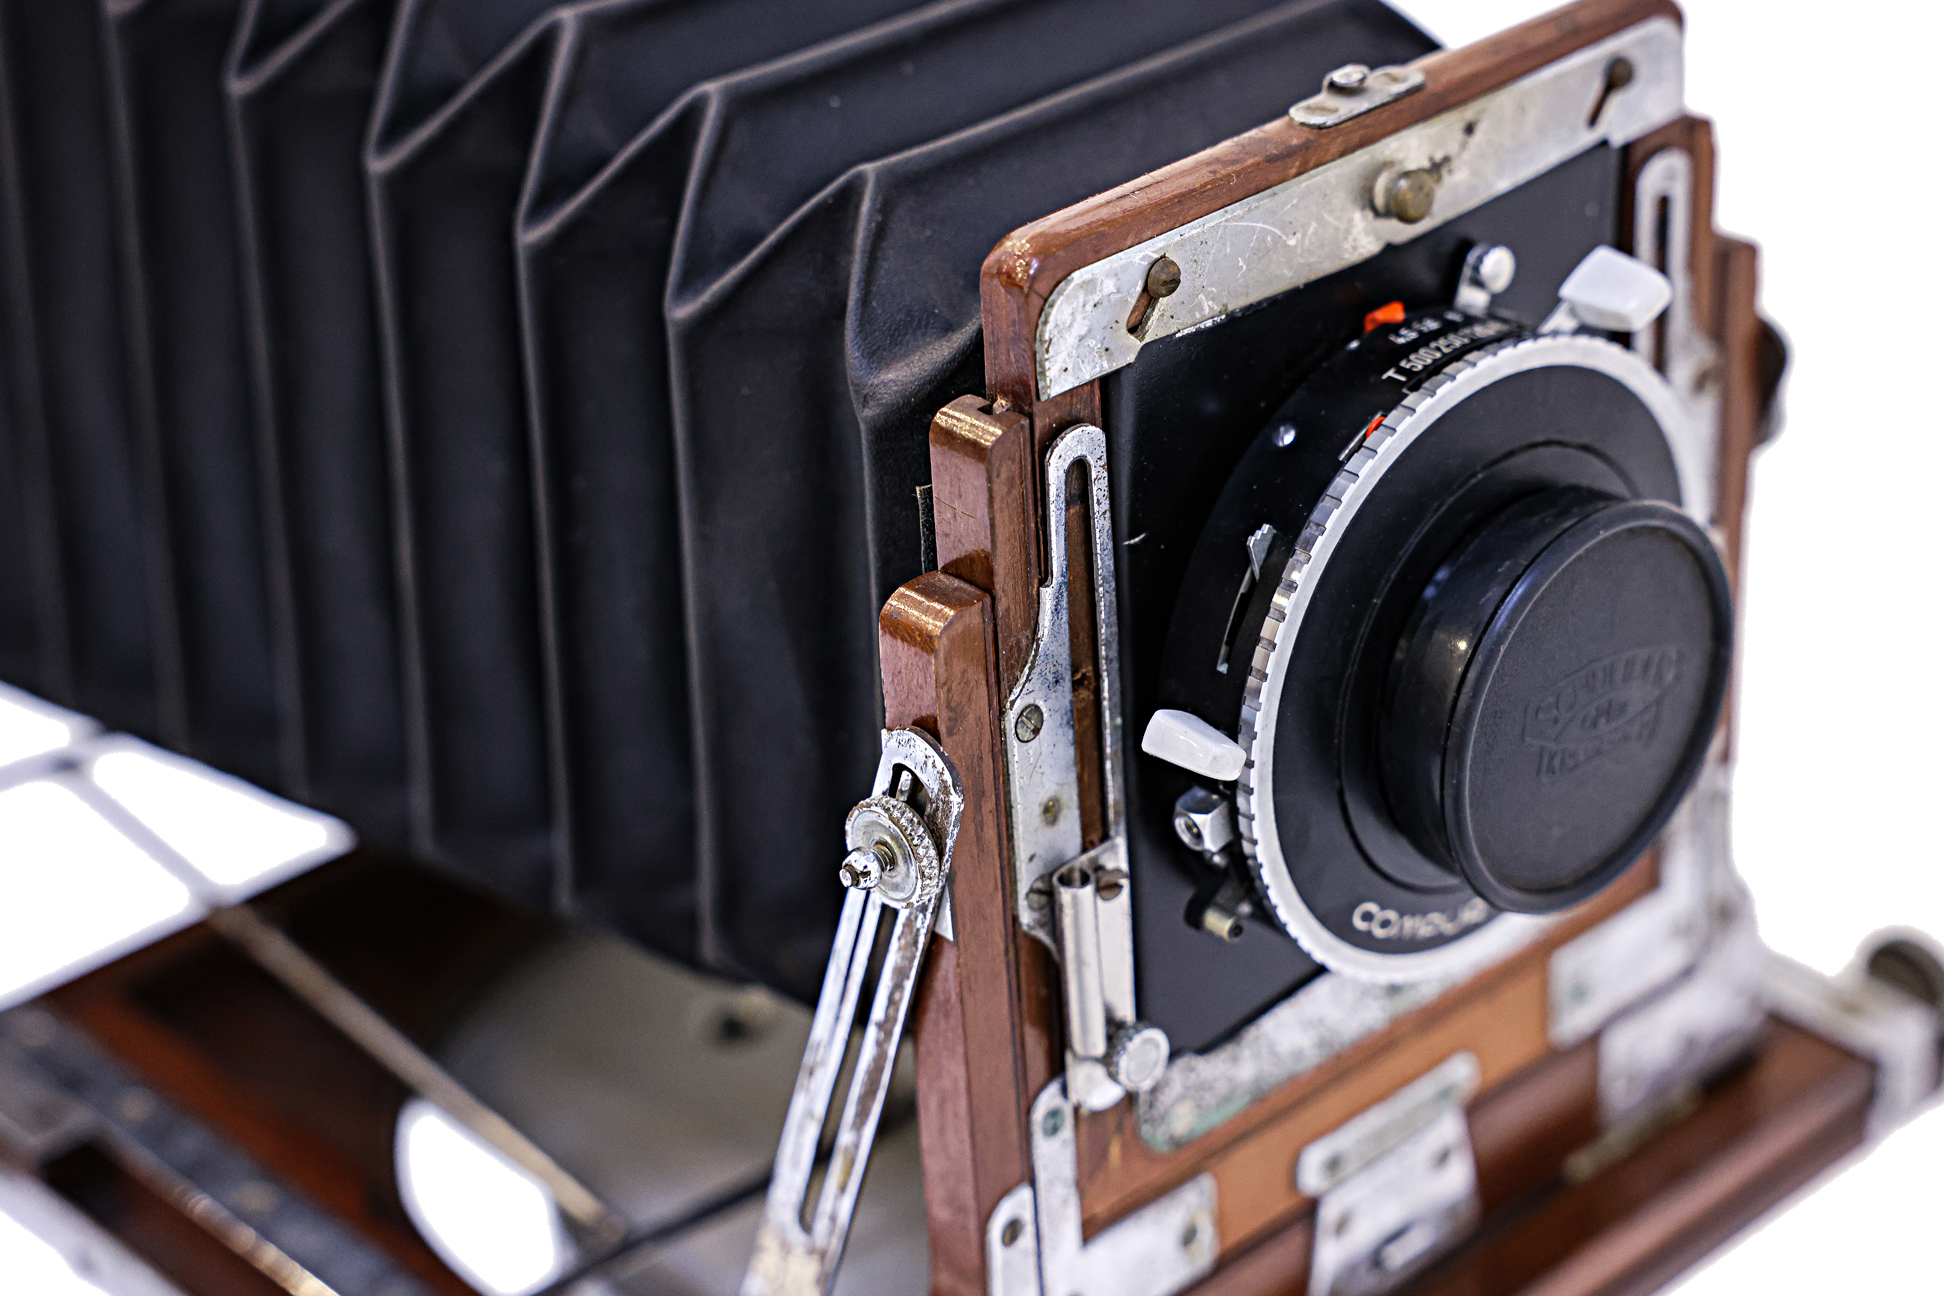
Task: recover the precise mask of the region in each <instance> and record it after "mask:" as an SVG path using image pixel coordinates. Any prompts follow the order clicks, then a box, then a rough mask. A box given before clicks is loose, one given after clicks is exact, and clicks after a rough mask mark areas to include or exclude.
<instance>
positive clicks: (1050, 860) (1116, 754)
mask: <svg viewBox="0 0 1944 1296" xmlns="http://www.w3.org/2000/svg"><path fill="white" fill-rule="evenodd" d="M1143 273H1144V274H1145V271H1144V272H1143ZM1076 466H1083V467H1084V469H1085V473H1086V491H1087V495H1086V498H1085V499H1084V501H1082V502H1083V503H1084V504H1085V506H1086V509H1085V512H1086V517H1087V528H1088V534H1087V536H1086V537H1085V542H1086V544H1087V547H1088V550H1089V558H1090V566H1091V567H1092V569H1093V589H1092V591H1091V593H1092V600H1091V601H1092V603H1093V611H1094V626H1093V630H1094V636H1093V637H1094V644H1095V648H1096V651H1097V653H1098V659H1097V660H1096V661H1094V662H1092V663H1087V664H1086V665H1087V666H1089V667H1091V669H1090V670H1087V671H1086V672H1085V673H1087V674H1090V675H1091V676H1092V678H1093V681H1094V688H1095V693H1096V702H1097V705H1098V708H1099V725H1100V765H1101V770H1100V776H1101V777H1100V782H1101V798H1102V802H1103V805H1102V817H1101V831H1102V840H1101V841H1100V843H1099V844H1098V845H1097V846H1095V847H1093V848H1092V849H1091V850H1088V851H1086V852H1085V853H1084V854H1083V853H1082V847H1083V846H1084V844H1085V842H1084V838H1083V837H1082V829H1081V807H1080V769H1079V759H1080V754H1079V747H1078V741H1077V738H1076V736H1075V724H1076V717H1075V712H1074V707H1075V705H1076V704H1075V701H1074V680H1075V677H1076V674H1077V673H1080V672H1077V671H1076V665H1075V663H1074V661H1073V638H1072V632H1073V624H1072V617H1073V597H1072V595H1073V591H1072V585H1071V581H1072V574H1071V573H1070V572H1069V571H1068V569H1067V564H1066V562H1065V561H1064V559H1065V555H1067V554H1068V553H1070V552H1071V550H1070V548H1069V538H1070V537H1069V534H1068V519H1069V510H1068V507H1067V504H1068V487H1067V482H1068V476H1069V474H1070V473H1071V472H1072V471H1073V469H1074V468H1075V467H1076ZM1044 487H1045V495H1044V498H1045V500H1046V514H1045V533H1046V543H1047V552H1048V553H1049V554H1051V555H1053V561H1051V562H1050V563H1049V564H1048V570H1049V575H1048V579H1047V582H1046V584H1044V585H1042V586H1041V587H1040V591H1039V622H1038V626H1037V628H1036V630H1035V632H1034V636H1033V652H1032V657H1031V658H1030V659H1029V661H1028V662H1027V665H1026V669H1025V670H1024V671H1023V672H1022V673H1021V675H1020V679H1019V683H1018V684H1016V685H1015V686H1014V687H1013V692H1012V696H1011V697H1010V698H1009V699H1007V703H1006V725H1005V729H1006V773H1007V796H1008V807H1009V809H1010V812H1011V822H1012V833H1011V838H1012V850H1013V884H1014V888H1015V892H1014V898H1015V901H1016V912H1017V914H1018V917H1019V921H1020V924H1021V925H1022V926H1023V927H1025V929H1026V930H1027V931H1028V932H1030V933H1032V934H1033V935H1034V936H1037V937H1038V938H1039V939H1040V940H1042V941H1044V942H1045V943H1046V944H1047V946H1048V947H1049V948H1051V949H1052V950H1053V952H1054V954H1055V955H1056V956H1058V957H1059V958H1060V960H1061V963H1062V980H1063V987H1064V991H1065V993H1064V994H1063V996H1062V999H1063V1003H1064V1007H1065V1012H1066V1021H1067V1039H1068V1041H1069V1047H1068V1050H1067V1068H1066V1070H1067V1083H1068V1088H1069V1091H1070V1092H1071V1093H1072V1094H1073V1096H1074V1100H1075V1101H1076V1102H1078V1103H1080V1104H1081V1105H1082V1106H1084V1107H1086V1108H1087V1109H1088V1110H1090V1111H1102V1110H1105V1109H1106V1108H1108V1107H1111V1106H1113V1105H1114V1104H1115V1103H1117V1102H1119V1101H1120V1100H1121V1098H1122V1097H1123V1096H1124V1095H1125V1093H1126V1089H1125V1086H1123V1084H1122V1083H1121V1080H1120V1078H1119V1077H1117V1076H1116V1075H1115V1074H1114V1073H1113V1070H1112V1068H1111V1066H1110V1065H1109V1062H1108V1059H1109V1057H1110V1055H1111V1053H1112V1046H1113V1043H1114V1041H1115V1038H1116V1036H1117V1035H1118V1034H1119V1033H1120V1032H1123V1031H1126V1030H1129V1029H1132V1028H1134V1027H1135V1026H1136V1024H1137V1022H1138V1018H1137V1015H1136V1004H1135V996H1134V893H1133V880H1132V878H1130V877H1129V875H1128V867H1127V835H1126V828H1127V810H1126V803H1125V798H1126V792H1125V778H1124V775H1123V773H1122V769H1121V751H1120V747H1121V707H1120V629H1119V623H1120V622H1119V614H1118V608H1119V594H1118V592H1117V587H1116V584H1115V577H1114V564H1115V555H1114V538H1113V537H1114V530H1113V513H1112V509H1111V500H1110V497H1109V493H1108V486H1107V437H1106V433H1104V432H1102V431H1101V430H1100V429H1099V428H1097V427H1093V426H1091V425H1089V424H1081V425H1079V426H1076V427H1072V428H1069V429H1068V430H1067V431H1065V432H1063V433H1061V434H1060V437H1059V438H1058V439H1057V440H1056V441H1054V443H1053V445H1052V447H1051V448H1050V449H1049V450H1048V451H1047V454H1046V466H1045V478H1044ZM1061 878H1064V879H1067V884H1066V885H1062V883H1061V882H1060V881H1059V880H1058V879H1061ZM1083 891H1084V892H1085V894H1084V895H1083V894H1082V892H1083ZM1069 950H1071V953H1069Z"/></svg>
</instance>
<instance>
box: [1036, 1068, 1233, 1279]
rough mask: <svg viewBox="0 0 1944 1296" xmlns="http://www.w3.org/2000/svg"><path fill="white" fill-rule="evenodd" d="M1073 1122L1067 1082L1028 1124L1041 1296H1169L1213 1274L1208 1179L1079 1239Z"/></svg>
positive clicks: (1044, 1098)
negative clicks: (1037, 1229) (1031, 1155)
mask: <svg viewBox="0 0 1944 1296" xmlns="http://www.w3.org/2000/svg"><path fill="white" fill-rule="evenodd" d="M1074 1117H1075V1111H1074V1106H1073V1104H1072V1103H1071V1102H1070V1101H1069V1100H1068V1099H1067V1096H1066V1082H1065V1081H1064V1080H1055V1081H1054V1082H1053V1083H1052V1084H1050V1085H1048V1086H1047V1087H1046V1089H1045V1090H1043V1091H1042V1092H1041V1093H1040V1096H1039V1097H1038V1098H1037V1099H1035V1100H1034V1102H1033V1110H1032V1114H1031V1116H1030V1117H1029V1120H1030V1122H1031V1124H1030V1126H1029V1131H1030V1133H1031V1135H1032V1140H1033V1183H1032V1190H1033V1196H1034V1202H1035V1206H1036V1219H1037V1223H1038V1228H1039V1257H1040V1284H1041V1285H1040V1291H1041V1292H1042V1293H1045V1296H1170V1293H1173V1292H1178V1291H1180V1290H1182V1289H1183V1288H1184V1287H1186V1286H1188V1285H1189V1284H1190V1283H1193V1282H1194V1281H1196V1280H1197V1279H1199V1278H1201V1277H1203V1276H1205V1275H1206V1274H1208V1273H1209V1272H1210V1271H1211V1270H1213V1269H1214V1267H1215V1260H1216V1257H1217V1255H1218V1254H1219V1252H1220V1251H1221V1240H1220V1237H1219V1236H1218V1234H1217V1232H1216V1224H1215V1177H1214V1176H1213V1175H1210V1174H1200V1175H1197V1176H1195V1177H1194V1178H1193V1179H1190V1180H1188V1181H1187V1182H1186V1183H1184V1184H1182V1185H1180V1186H1179V1187H1177V1188H1175V1189H1174V1190H1172V1191H1171V1192H1169V1193H1167V1194H1166V1195H1165V1196H1162V1197H1160V1198H1158V1199H1156V1200H1155V1201H1152V1202H1149V1203H1148V1204H1147V1205H1146V1206H1143V1207H1141V1208H1140V1209H1139V1210H1137V1211H1133V1212H1131V1213H1130V1214H1127V1215H1124V1216H1122V1217H1121V1218H1120V1219H1118V1220H1115V1221H1114V1222H1113V1223H1112V1224H1110V1225H1108V1226H1107V1227H1106V1228H1104V1229H1102V1230H1100V1231H1099V1232H1098V1233H1096V1234H1094V1236H1093V1237H1092V1239H1090V1240H1086V1239H1083V1237H1082V1234H1081V1216H1080V1184H1079V1165H1078V1160H1077V1150H1076V1145H1075V1133H1074ZM1015 1191H1016V1190H1015ZM1009 1272H1010V1270H1009Z"/></svg>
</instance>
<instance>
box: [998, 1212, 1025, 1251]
mask: <svg viewBox="0 0 1944 1296" xmlns="http://www.w3.org/2000/svg"><path fill="white" fill-rule="evenodd" d="M1025 1231H1026V1225H1025V1224H1024V1223H1023V1222H1022V1221H1020V1220H1016V1219H1009V1220H1007V1221H1006V1227H1004V1228H1002V1229H1000V1230H999V1245H1000V1246H1011V1245H1012V1244H1013V1243H1015V1242H1017V1241H1019V1235H1020V1234H1022V1233H1024V1232H1025Z"/></svg>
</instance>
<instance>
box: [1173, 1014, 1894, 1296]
mask: <svg viewBox="0 0 1944 1296" xmlns="http://www.w3.org/2000/svg"><path fill="white" fill-rule="evenodd" d="M1566 1056H1568V1057H1570V1056H1571V1055H1566ZM1551 1065H1556V1066H1568V1067H1569V1066H1571V1065H1572V1063H1571V1062H1570V1061H1562V1062H1559V1063H1555V1064H1551ZM1559 1079H1560V1077H1559V1076H1557V1075H1548V1074H1546V1072H1545V1071H1543V1070H1536V1071H1534V1072H1530V1073H1528V1074H1526V1075H1524V1076H1521V1077H1519V1078H1518V1079H1516V1080H1514V1081H1513V1082H1512V1083H1510V1084H1508V1085H1507V1086H1505V1089H1504V1091H1503V1094H1502V1097H1501V1099H1500V1100H1499V1101H1501V1102H1503V1103H1506V1104H1510V1103H1514V1102H1517V1101H1519V1100H1521V1099H1524V1100H1527V1101H1536V1102H1539V1103H1544V1102H1546V1101H1547V1095H1548V1093H1549V1092H1559V1093H1570V1092H1571V1086H1570V1085H1569V1086H1566V1087H1565V1088H1563V1089H1562V1088H1560V1087H1559V1085H1558V1081H1559ZM1875 1082H1876V1073H1875V1069H1874V1068H1873V1067H1872V1066H1870V1065H1869V1064H1868V1063H1866V1062H1864V1061H1862V1060H1861V1059H1859V1058H1857V1057H1854V1056H1852V1055H1851V1054H1848V1053H1845V1052H1844V1051H1842V1050H1841V1049H1839V1048H1837V1047H1836V1046H1835V1045H1833V1044H1830V1043H1828V1042H1827V1041H1824V1040H1822V1039H1819V1038H1817V1037H1816V1036H1814V1035H1811V1034H1809V1033H1807V1032H1805V1031H1803V1030H1800V1029H1798V1028H1796V1027H1794V1026H1791V1025H1788V1024H1786V1023H1783V1022H1779V1021H1778V1022H1771V1023H1770V1025H1769V1029H1768V1031H1767V1033H1766V1034H1765V1036H1764V1040H1763V1044H1762V1046H1761V1048H1760V1050H1759V1052H1758V1053H1757V1054H1756V1056H1755V1057H1754V1059H1753V1060H1752V1062H1751V1063H1750V1064H1749V1065H1748V1066H1747V1067H1746V1068H1745V1069H1743V1070H1741V1071H1739V1072H1737V1073H1735V1074H1734V1075H1732V1076H1730V1077H1728V1078H1727V1079H1726V1080H1724V1081H1723V1082H1722V1083H1720V1084H1718V1085H1717V1086H1716V1087H1715V1088H1714V1089H1713V1090H1711V1091H1710V1092H1709V1093H1708V1094H1706V1095H1705V1097H1704V1099H1703V1101H1702V1102H1701V1103H1700V1104H1699V1106H1698V1107H1697V1108H1696V1109H1695V1110H1694V1111H1693V1112H1691V1113H1690V1114H1688V1115H1686V1116H1684V1117H1682V1118H1681V1119H1679V1120H1678V1121H1674V1122H1672V1123H1670V1124H1669V1125H1667V1126H1666V1127H1664V1128H1662V1129H1661V1130H1659V1131H1658V1132H1656V1133H1655V1134H1653V1135H1652V1136H1650V1137H1649V1138H1647V1139H1646V1140H1644V1141H1643V1142H1642V1143H1641V1144H1640V1145H1639V1146H1638V1147H1636V1148H1634V1149H1633V1150H1632V1151H1631V1152H1629V1153H1628V1154H1627V1155H1626V1156H1624V1157H1622V1158H1621V1159H1620V1160H1618V1161H1616V1162H1615V1163H1614V1164H1612V1165H1610V1166H1608V1167H1607V1168H1606V1169H1604V1170H1602V1171H1601V1172H1600V1173H1598V1174H1596V1175H1593V1176H1591V1177H1590V1178H1587V1179H1585V1180H1583V1181H1581V1182H1579V1183H1576V1184H1572V1185H1570V1186H1569V1185H1566V1184H1565V1183H1564V1182H1563V1181H1561V1180H1557V1179H1555V1180H1554V1181H1553V1184H1552V1186H1551V1190H1550V1191H1549V1192H1547V1193H1545V1194H1543V1195H1542V1196H1541V1197H1539V1198H1537V1199H1528V1200H1526V1201H1525V1202H1524V1203H1523V1204H1522V1205H1520V1206H1517V1207H1515V1208H1513V1209H1510V1210H1500V1211H1498V1212H1496V1213H1495V1214H1488V1216H1487V1219H1486V1222H1485V1225H1484V1227H1483V1228H1482V1229H1481V1231H1480V1233H1479V1235H1478V1237H1477V1238H1476V1239H1475V1240H1474V1241H1473V1242H1471V1243H1469V1244H1468V1245H1467V1246H1465V1247H1464V1248H1462V1249H1461V1250H1459V1251H1458V1252H1457V1253H1456V1254H1455V1255H1453V1256H1451V1257H1449V1258H1448V1259H1446V1260H1444V1261H1442V1262H1440V1263H1439V1264H1438V1265H1437V1266H1436V1267H1434V1268H1433V1269H1432V1270H1431V1271H1430V1272H1429V1273H1427V1274H1425V1275H1424V1276H1423V1277H1421V1278H1419V1279H1417V1280H1416V1281H1414V1282H1413V1283H1411V1284H1410V1285H1409V1286H1407V1287H1405V1288H1404V1289H1402V1291H1401V1292H1400V1294H1399V1296H1648V1294H1649V1293H1651V1292H1655V1291H1658V1290H1660V1289H1661V1288H1662V1287H1664V1286H1665V1285H1666V1284H1667V1283H1669V1282H1671V1281H1672V1280H1673V1279H1675V1278H1676V1277H1678V1276H1679V1275H1680V1274H1681V1273H1682V1272H1683V1271H1684V1270H1686V1269H1687V1268H1689V1267H1690V1266H1692V1265H1693V1264H1694V1263H1696V1262H1697V1261H1699V1260H1700V1259H1702V1258H1703V1257H1705V1256H1706V1255H1707V1254H1708V1253H1709V1252H1710V1251H1712V1250H1714V1249H1715V1248H1716V1247H1718V1246H1719V1245H1721V1244H1722V1243H1723V1242H1725V1241H1727V1240H1728V1239H1729V1238H1731V1237H1733V1236H1734V1235H1735V1234H1736V1233H1737V1232H1739V1231H1740V1230H1741V1229H1743V1228H1745V1227H1747V1225H1748V1224H1750V1223H1751V1222H1753V1221H1754V1220H1756V1219H1758V1218H1759V1217H1760V1216H1761V1215H1762V1214H1764V1213H1765V1212H1767V1211H1768V1210H1770V1209H1772V1208H1773V1207H1774V1206H1775V1205H1776V1204H1777V1203H1779V1202H1781V1201H1783V1200H1784V1199H1786V1198H1787V1197H1788V1196H1789V1195H1790V1194H1792V1193H1794V1192H1795V1191H1796V1190H1797V1189H1799V1188H1801V1187H1802V1186H1803V1185H1804V1184H1806V1183H1808V1182H1809V1181H1810V1180H1811V1179H1813V1178H1815V1177H1816V1175H1818V1174H1819V1173H1821V1172H1822V1171H1823V1170H1825V1169H1826V1168H1828V1167H1829V1166H1830V1165H1831V1164H1833V1163H1834V1162H1836V1161H1838V1160H1840V1159H1842V1158H1843V1157H1844V1156H1846V1155H1848V1154H1850V1153H1851V1152H1853V1151H1855V1150H1856V1149H1857V1147H1858V1146H1859V1145H1860V1144H1861V1141H1862V1138H1863V1123H1864V1119H1865V1117H1866V1115H1867V1113H1868V1111H1869V1105H1870V1101H1871V1097H1872V1094H1873V1093H1874V1089H1875ZM1487 1105H1488V1104H1484V1103H1481V1104H1475V1105H1474V1106H1473V1108H1472V1113H1471V1120H1472V1138H1473V1144H1474V1147H1475V1148H1476V1151H1477V1155H1478V1158H1479V1161H1480V1173H1481V1180H1483V1179H1485V1178H1487V1177H1489V1174H1490V1171H1489V1169H1488V1167H1489V1166H1490V1164H1491V1163H1492V1162H1493V1161H1494V1160H1495V1159H1497V1158H1501V1157H1503V1156H1504V1155H1505V1153H1506V1149H1505V1148H1503V1147H1497V1148H1495V1147H1494V1140H1495V1139H1496V1138H1497V1137H1498V1136H1499V1135H1500V1134H1503V1133H1505V1132H1507V1131H1510V1130H1511V1129H1512V1126H1511V1125H1509V1124H1506V1123H1503V1122H1496V1121H1495V1120H1494V1119H1493V1118H1492V1117H1491V1116H1490V1115H1489V1114H1488V1113H1487V1112H1486V1111H1484V1110H1483V1108H1484V1107H1485V1106H1487ZM1491 1205H1492V1203H1491V1202H1490V1201H1489V1199H1488V1201H1487V1206H1488V1209H1489V1208H1490V1207H1491ZM1312 1218H1313V1217H1312V1216H1310V1215H1305V1216H1302V1217H1300V1218H1298V1219H1295V1220H1293V1221H1291V1222H1290V1223H1288V1224H1287V1225H1285V1226H1284V1227H1282V1228H1280V1229H1278V1230H1277V1231H1275V1232H1274V1233H1272V1234H1270V1235H1268V1236H1267V1237H1264V1238H1262V1239H1261V1240H1259V1241H1257V1242H1255V1243H1254V1244H1253V1245H1251V1246H1248V1247H1246V1248H1241V1249H1238V1250H1237V1251H1236V1252H1235V1253H1234V1255H1233V1256H1232V1257H1229V1256H1228V1253H1227V1247H1226V1245H1225V1248H1224V1254H1225V1259H1224V1262H1223V1264H1222V1266H1221V1268H1220V1269H1218V1270H1217V1271H1216V1272H1215V1274H1214V1275H1213V1276H1212V1277H1211V1278H1210V1279H1208V1280H1207V1281H1206V1282H1204V1283H1202V1284H1201V1285H1200V1286H1198V1287H1196V1288H1194V1292H1195V1294H1196V1296H1305V1293H1306V1292H1307V1291H1308V1286H1309V1281H1308V1280H1309V1265H1310V1240H1311V1226H1312ZM1223 1241H1224V1243H1225V1244H1226V1243H1227V1241H1228V1239H1227V1238H1224V1239H1223Z"/></svg>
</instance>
